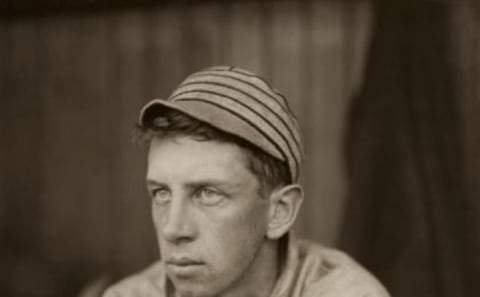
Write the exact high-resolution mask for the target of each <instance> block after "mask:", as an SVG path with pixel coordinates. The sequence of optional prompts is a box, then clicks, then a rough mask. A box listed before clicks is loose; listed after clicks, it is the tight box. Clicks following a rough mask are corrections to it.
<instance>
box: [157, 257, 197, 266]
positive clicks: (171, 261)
mask: <svg viewBox="0 0 480 297" xmlns="http://www.w3.org/2000/svg"><path fill="white" fill-rule="evenodd" d="M165 263H167V265H173V266H190V265H202V264H205V263H204V262H202V261H199V260H195V259H192V258H189V257H171V258H168V259H167V260H166V261H165Z"/></svg>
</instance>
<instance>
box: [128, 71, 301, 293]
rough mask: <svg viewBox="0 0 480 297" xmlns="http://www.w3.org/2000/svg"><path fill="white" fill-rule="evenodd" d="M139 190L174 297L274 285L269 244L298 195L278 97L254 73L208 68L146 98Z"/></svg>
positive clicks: (292, 125) (295, 138)
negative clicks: (144, 192)
mask: <svg viewBox="0 0 480 297" xmlns="http://www.w3.org/2000/svg"><path fill="white" fill-rule="evenodd" d="M138 132H139V133H140V135H142V136H143V138H146V139H147V140H148V141H149V142H150V150H149V155H148V172H147V187H148V191H149V194H150V196H151V197H152V216H153V220H154V224H155V228H156V231H157V237H158V241H159V245H160V252H161V258H162V262H163V264H164V266H165V271H166V273H167V275H168V277H169V279H170V280H171V281H172V283H173V285H174V287H175V288H176V290H177V291H178V292H179V293H181V294H182V296H216V295H221V294H223V293H226V292H235V291H237V292H243V293H246V291H245V290H247V291H248V288H251V287H252V286H253V287H255V288H257V289H258V288H259V287H261V286H265V284H268V283H272V278H275V277H276V275H277V270H276V269H277V264H278V263H277V260H278V257H277V256H278V254H277V246H278V244H277V241H278V239H279V238H281V237H282V236H284V235H285V234H286V233H287V232H288V230H289V229H290V228H291V226H292V224H293V222H294V221H295V217H296V215H297V213H298V209H299V207H300V204H301V200H302V190H301V188H300V187H299V186H298V185H296V184H295V181H296V179H297V177H298V170H299V164H300V160H301V154H302V148H301V142H300V139H299V131H298V126H297V124H296V120H295V119H294V117H293V115H292V114H291V113H290V112H289V109H288V106H287V105H286V103H285V101H284V98H282V97H281V96H280V95H279V94H278V93H277V92H276V91H275V90H273V89H272V88H271V87H270V86H269V85H268V84H266V83H265V82H264V81H263V80H261V79H260V78H258V77H257V76H255V75H253V74H251V73H248V72H245V71H243V70H239V69H235V68H225V67H222V68H210V69H207V70H205V71H202V72H199V73H196V74H193V75H192V76H190V77H188V78H187V79H186V80H185V81H184V82H183V83H182V84H181V85H180V86H179V88H177V90H176V91H175V92H174V93H173V94H172V96H171V98H170V99H169V101H160V100H155V101H152V102H151V103H149V104H147V105H146V107H145V108H144V109H143V110H142V114H141V116H140V125H139V129H138Z"/></svg>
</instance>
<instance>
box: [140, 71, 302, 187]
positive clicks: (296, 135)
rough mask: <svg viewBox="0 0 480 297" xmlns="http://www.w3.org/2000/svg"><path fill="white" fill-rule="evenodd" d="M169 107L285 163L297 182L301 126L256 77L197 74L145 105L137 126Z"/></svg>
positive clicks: (244, 73)
mask: <svg viewBox="0 0 480 297" xmlns="http://www.w3.org/2000/svg"><path fill="white" fill-rule="evenodd" d="M167 109H173V110H176V111H179V112H181V113H184V114H186V115H188V116H190V117H192V118H194V119H196V120H199V121H201V122H205V123H207V124H209V125H211V126H213V127H215V128H216V129H219V130H220V131H224V132H227V133H229V134H232V135H235V136H237V137H240V138H242V139H243V140H246V141H248V142H249V143H251V144H252V145H254V146H256V147H258V148H259V149H261V150H263V151H264V152H266V153H268V154H270V155H271V156H273V157H275V158H277V159H279V160H281V161H284V162H286V164H287V165H288V168H289V173H290V176H291V179H292V182H296V181H298V178H299V171H300V166H301V163H302V160H303V157H304V152H303V143H302V140H301V131H300V126H299V124H298V121H297V119H296V118H295V115H294V114H293V113H292V111H291V110H290V107H289V106H288V103H287V100H286V98H285V97H284V96H283V95H282V94H281V93H280V92H278V91H277V90H276V89H275V88H273V87H272V86H271V85H270V84H269V83H268V82H266V81H265V80H264V79H263V78H261V77H260V76H258V75H257V74H254V73H252V72H249V71H246V70H243V69H240V68H236V67H233V66H215V67H209V68H205V69H203V70H201V71H198V72H195V73H193V74H191V75H189V76H188V77H187V78H186V79H185V80H184V81H183V82H181V83H180V85H179V86H178V87H177V88H176V89H175V91H174V92H173V93H172V94H171V96H170V97H169V98H168V99H166V100H164V99H153V100H151V101H150V102H148V103H147V104H145V106H144V107H143V108H142V110H141V112H140V117H139V124H140V126H144V127H148V126H150V125H151V123H152V121H153V120H154V119H155V118H157V117H159V116H161V115H162V113H163V112H164V111H165V110H167Z"/></svg>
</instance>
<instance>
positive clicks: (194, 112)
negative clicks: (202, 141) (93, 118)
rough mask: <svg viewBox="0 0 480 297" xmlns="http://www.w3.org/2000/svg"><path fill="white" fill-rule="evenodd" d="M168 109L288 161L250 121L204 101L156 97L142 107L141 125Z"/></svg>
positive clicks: (148, 122) (139, 120) (147, 123)
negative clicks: (173, 100)
mask: <svg viewBox="0 0 480 297" xmlns="http://www.w3.org/2000/svg"><path fill="white" fill-rule="evenodd" d="M168 109H170V110H176V111H178V112H181V113H183V114H186V115H188V116H190V117H192V118H194V119H196V120H198V121H201V122H204V123H207V124H209V125H211V126H213V127H215V128H216V129H218V130H221V131H223V132H226V133H229V134H232V135H235V136H237V137H240V138H242V139H244V140H245V141H247V142H249V143H250V144H252V145H254V146H256V147H258V148H260V149H261V150H263V151H265V152H267V153H269V154H270V155H272V156H273V157H275V158H277V159H280V160H282V161H286V160H285V158H284V157H283V155H282V154H281V153H280V152H279V151H278V150H277V149H276V148H275V147H274V146H273V145H272V144H271V143H270V142H268V141H267V140H266V139H265V136H264V135H262V134H261V133H260V132H259V131H258V129H256V128H255V127H254V126H252V125H251V124H249V123H248V121H246V120H245V119H240V118H239V115H235V116H232V115H231V114H229V113H228V111H226V110H223V109H219V108H216V107H214V106H212V105H209V104H205V103H202V102H198V101H197V102H195V101H178V102H172V101H167V100H163V99H154V100H152V101H150V102H149V103H147V104H146V105H145V106H144V107H143V108H142V110H141V112H140V117H139V119H138V122H139V124H140V125H141V126H148V125H150V124H151V122H152V120H153V119H155V118H156V117H158V116H161V115H162V114H163V113H164V112H165V111H166V110H168Z"/></svg>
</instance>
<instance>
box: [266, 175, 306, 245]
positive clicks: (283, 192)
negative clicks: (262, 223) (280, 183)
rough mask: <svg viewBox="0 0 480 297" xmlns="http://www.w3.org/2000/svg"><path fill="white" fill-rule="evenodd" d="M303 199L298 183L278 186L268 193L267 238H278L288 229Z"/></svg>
mask: <svg viewBox="0 0 480 297" xmlns="http://www.w3.org/2000/svg"><path fill="white" fill-rule="evenodd" d="M302 201H303V190H302V187H300V185H296V184H295V185H288V186H284V187H282V188H278V189H276V190H274V191H273V192H272V194H271V195H270V209H269V222H268V229H267V238H269V239H279V238H280V237H282V236H283V235H284V234H285V233H287V232H288V230H290V228H291V227H292V225H293V223H294V222H295V219H296V218H297V214H298V211H299V210H300V206H301V205H302Z"/></svg>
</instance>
